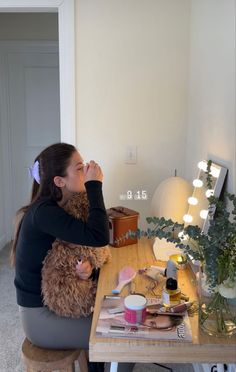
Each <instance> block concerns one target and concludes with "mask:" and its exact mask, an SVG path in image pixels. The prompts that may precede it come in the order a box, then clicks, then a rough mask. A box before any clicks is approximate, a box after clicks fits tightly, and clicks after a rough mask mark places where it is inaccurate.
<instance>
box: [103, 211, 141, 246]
mask: <svg viewBox="0 0 236 372" xmlns="http://www.w3.org/2000/svg"><path fill="white" fill-rule="evenodd" d="M107 214H108V218H109V229H110V240H109V244H110V245H112V246H114V247H123V246H125V245H130V244H135V243H137V238H128V239H127V238H126V239H122V240H120V241H116V239H117V238H121V237H122V236H123V235H124V234H126V233H127V232H128V231H129V230H132V231H136V230H137V229H138V218H139V213H138V212H136V211H134V210H132V209H129V208H126V207H122V206H119V207H113V208H109V209H107Z"/></svg>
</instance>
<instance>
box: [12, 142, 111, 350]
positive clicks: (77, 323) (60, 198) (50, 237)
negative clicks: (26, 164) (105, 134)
mask: <svg viewBox="0 0 236 372" xmlns="http://www.w3.org/2000/svg"><path fill="white" fill-rule="evenodd" d="M31 173H32V175H33V178H34V181H33V187H32V196H31V202H30V204H29V205H27V206H25V207H22V208H21V209H20V210H19V212H20V215H21V218H20V221H19V223H18V227H17V230H16V235H15V239H14V242H13V246H12V252H11V259H12V263H15V280H14V284H15V287H16V295H17V303H18V305H19V311H20V319H21V322H22V326H23V329H24V332H25V335H26V337H27V338H28V339H29V340H30V341H31V342H32V343H33V344H35V345H37V346H39V347H45V348H54V349H67V348H68V349H69V348H81V349H88V348H89V335H90V328H91V322H92V316H88V317H80V318H70V317H62V316H58V315H56V314H55V313H54V312H52V311H50V310H49V309H48V308H47V307H46V306H43V299H42V293H41V282H42V274H41V270H42V265H43V261H44V258H45V257H46V255H47V252H48V250H50V249H51V248H52V243H53V242H54V241H55V240H56V239H61V240H65V241H67V242H71V243H75V244H81V245H87V246H92V247H104V246H105V245H107V244H108V243H109V222H108V216H107V213H106V208H105V205H104V201H103V193H102V181H103V173H102V170H101V168H100V166H99V165H98V164H97V163H96V162H95V161H93V160H91V161H90V163H87V164H86V165H84V162H83V159H82V157H81V155H80V154H79V152H78V151H77V150H76V148H75V147H74V146H72V145H70V144H66V143H56V144H54V145H51V146H49V147H47V148H46V149H45V150H43V151H42V152H41V153H40V154H39V155H38V156H37V157H36V159H35V163H34V165H33V167H32V169H31ZM85 190H86V192H87V197H88V200H89V205H90V208H89V215H88V219H87V221H86V222H84V221H82V220H81V219H76V218H75V217H73V216H71V215H70V214H68V213H66V212H65V210H64V209H63V208H62V206H63V204H64V203H65V202H66V201H67V200H68V199H69V198H70V195H71V194H72V193H75V192H78V193H79V192H82V191H85ZM92 270H93V267H92V266H91V264H90V262H89V261H88V260H85V261H84V262H82V263H81V265H80V267H79V268H78V270H77V274H78V275H79V277H80V278H81V279H84V280H86V279H88V278H89V277H90V276H91V274H92Z"/></svg>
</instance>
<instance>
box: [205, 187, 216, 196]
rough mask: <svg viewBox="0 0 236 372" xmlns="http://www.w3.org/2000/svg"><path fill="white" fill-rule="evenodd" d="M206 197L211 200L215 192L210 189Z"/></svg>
mask: <svg viewBox="0 0 236 372" xmlns="http://www.w3.org/2000/svg"><path fill="white" fill-rule="evenodd" d="M205 195H206V197H207V198H209V197H210V196H212V195H214V190H213V189H208V190H207V191H206V193H205Z"/></svg>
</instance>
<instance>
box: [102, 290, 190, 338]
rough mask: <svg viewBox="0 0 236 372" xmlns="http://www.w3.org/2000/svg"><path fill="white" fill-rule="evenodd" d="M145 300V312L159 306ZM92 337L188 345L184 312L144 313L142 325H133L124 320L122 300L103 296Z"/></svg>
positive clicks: (188, 327) (188, 332) (156, 302)
mask: <svg viewBox="0 0 236 372" xmlns="http://www.w3.org/2000/svg"><path fill="white" fill-rule="evenodd" d="M147 300H148V304H147V305H148V308H149V309H150V308H151V307H153V306H155V309H158V307H159V308H161V306H162V305H161V304H160V302H159V301H158V300H154V299H147ZM154 302H155V303H154ZM96 336H97V337H113V338H142V339H147V340H175V341H181V342H192V332H191V326H190V322H189V317H188V313H187V311H186V312H185V313H184V314H182V315H181V316H180V315H178V316H173V315H172V314H171V315H167V314H164V315H160V314H158V315H155V312H154V314H149V313H147V316H146V319H145V322H144V323H142V324H138V325H136V324H134V325H133V324H130V323H128V322H126V321H125V319H124V298H123V297H119V296H105V297H104V299H103V301H102V304H101V310H100V314H99V318H98V321H97V327H96Z"/></svg>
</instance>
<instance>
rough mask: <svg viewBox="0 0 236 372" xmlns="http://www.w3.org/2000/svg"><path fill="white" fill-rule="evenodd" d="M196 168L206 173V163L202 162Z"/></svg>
mask: <svg viewBox="0 0 236 372" xmlns="http://www.w3.org/2000/svg"><path fill="white" fill-rule="evenodd" d="M197 166H198V168H199V169H201V170H203V171H204V172H206V171H207V163H206V162H205V161H204V160H202V161H200V162H199V163H198V165H197Z"/></svg>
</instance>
